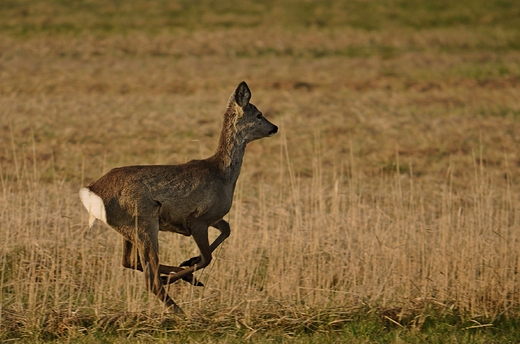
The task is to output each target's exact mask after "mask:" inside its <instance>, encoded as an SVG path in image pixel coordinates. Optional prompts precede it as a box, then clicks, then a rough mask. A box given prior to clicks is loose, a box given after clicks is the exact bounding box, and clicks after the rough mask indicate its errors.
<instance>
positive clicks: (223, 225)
mask: <svg viewBox="0 0 520 344" xmlns="http://www.w3.org/2000/svg"><path fill="white" fill-rule="evenodd" d="M212 227H215V228H216V229H218V230H219V231H220V235H219V236H218V237H217V238H216V239H215V240H214V241H213V242H212V243H211V245H210V247H209V249H210V251H211V253H213V251H215V249H216V248H217V247H218V246H219V245H220V244H222V242H223V241H224V240H226V239H227V238H228V237H229V234H230V233H231V228H230V227H229V223H227V221H225V220H220V221H218V222H217V223H215V224H214V225H212ZM201 259H202V257H201V256H197V257H192V258H190V259H188V260H186V261H184V262H182V263H181V264H180V266H193V265H195V264H199V263H200V261H201Z"/></svg>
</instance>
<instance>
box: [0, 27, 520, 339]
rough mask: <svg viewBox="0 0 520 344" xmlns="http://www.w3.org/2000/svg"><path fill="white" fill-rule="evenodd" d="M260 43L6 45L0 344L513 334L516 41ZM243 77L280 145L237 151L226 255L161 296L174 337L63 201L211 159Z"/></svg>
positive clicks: (363, 37)
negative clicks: (384, 325)
mask: <svg viewBox="0 0 520 344" xmlns="http://www.w3.org/2000/svg"><path fill="white" fill-rule="evenodd" d="M262 30H264V31H262V32H263V33H264V35H262V37H258V28H255V29H245V30H239V29H236V28H230V29H227V30H220V31H215V32H208V31H204V30H202V31H179V32H177V33H176V34H172V33H168V32H165V33H161V34H159V35H149V34H146V33H140V34H139V33H138V34H136V35H135V36H131V37H130V36H124V35H119V34H114V35H108V36H102V37H99V36H95V35H88V34H84V33H83V34H82V36H80V37H77V36H74V37H66V36H52V35H51V36H43V37H27V38H24V39H18V38H2V39H1V40H0V51H1V52H2V53H1V55H0V77H1V79H2V82H1V83H0V133H1V134H0V182H1V184H0V187H1V194H0V223H2V227H1V228H2V229H0V240H1V243H0V258H1V259H0V264H1V268H0V271H1V275H0V288H1V290H2V294H1V302H0V304H1V306H0V318H1V319H2V324H1V325H0V326H1V327H0V331H1V334H0V338H15V337H27V338H33V339H35V338H36V339H46V338H54V337H61V336H63V337H67V338H75V337H76V336H79V335H81V334H85V333H97V332H98V333H112V334H114V333H115V334H117V333H124V335H125V336H128V337H132V336H135V335H137V334H139V333H154V331H159V330H160V329H163V330H164V329H165V328H166V329H168V331H170V330H171V331H173V332H176V331H177V332H182V331H188V332H190V331H192V332H197V331H200V330H201V329H208V328H209V329H212V331H214V332H215V333H220V334H226V333H229V331H233V330H234V331H236V330H237V329H239V331H242V332H240V333H241V334H243V336H244V337H246V338H247V337H251V336H255V335H256V334H257V333H260V332H261V331H265V330H273V331H280V332H284V333H286V334H293V333H296V332H298V331H305V330H306V329H308V330H320V329H322V330H330V329H334V328H335V327H337V326H342V325H344V324H345V323H347V322H349V321H350V320H351V319H352V318H353V317H356V316H358V315H359V314H365V313H366V312H368V313H374V314H378V315H379V316H380V317H381V318H383V319H386V320H388V321H390V322H392V323H394V324H395V323H399V324H411V325H412V326H415V327H417V328H421V326H423V324H424V322H425V321H426V319H427V318H428V317H429V315H430V314H432V313H435V312H440V313H441V314H463V315H462V317H467V318H471V319H474V320H475V321H484V320H485V321H492V320H493V319H497V318H500V317H503V316H508V317H517V316H518V315H519V314H518V312H519V309H520V307H519V305H520V294H519V292H520V291H519V285H520V283H519V277H518V269H519V268H520V267H519V264H520V255H519V254H520V252H519V249H518V248H519V247H520V245H519V244H520V232H518V228H519V225H520V216H519V213H518V209H519V205H520V204H519V201H520V200H519V195H520V192H519V191H520V190H519V186H518V185H519V184H518V183H519V182H520V174H519V172H518V166H519V165H520V155H519V153H518V149H517V147H518V144H519V141H520V136H519V134H518V133H520V125H519V123H518V118H519V115H520V99H519V97H518V94H519V85H520V82H519V79H518V78H519V74H520V53H519V52H518V51H517V50H515V49H510V46H511V44H512V43H511V42H512V41H513V40H514V38H515V37H516V36H514V33H511V32H508V31H504V30H503V29H500V28H497V29H494V31H491V33H490V32H487V33H486V34H485V35H484V34H482V33H479V32H478V31H477V32H476V31H474V30H465V29H460V30H457V31H456V32H455V31H454V30H448V29H442V28H439V29H437V28H434V29H431V30H425V31H408V30H404V31H399V30H397V31H385V32H367V31H360V30H358V29H351V28H346V27H345V28H335V29H331V30H318V29H316V28H315V27H311V28H306V29H301V28H300V31H298V30H296V31H288V30H279V29H270V28H263V29H262ZM495 51H500V52H495ZM243 79H244V80H247V81H248V83H249V85H250V87H251V89H252V92H253V99H252V102H253V103H255V104H256V105H257V106H258V107H259V108H260V109H261V110H263V111H264V112H265V113H266V116H267V117H268V118H269V119H270V120H272V122H274V123H276V124H278V125H279V126H280V127H281V132H280V134H279V135H277V136H275V137H274V138H271V139H265V140H262V141H259V142H254V143H252V144H251V145H250V146H249V147H248V151H247V153H246V157H245V163H244V168H243V172H242V174H241V177H240V179H239V185H238V188H237V192H236V195H235V196H236V197H235V202H234V205H233V208H232V210H231V213H230V215H229V221H230V224H231V228H232V235H231V237H230V238H229V239H228V240H227V241H226V242H225V243H224V244H223V246H222V248H221V249H219V250H218V251H217V252H216V259H215V261H214V263H212V264H211V266H210V267H208V268H206V269H205V270H204V271H202V272H201V273H200V274H199V277H200V279H201V280H202V281H203V282H204V283H205V284H206V287H205V288H202V289H197V288H192V287H191V286H189V285H188V284H184V283H182V282H180V283H176V284H174V285H173V286H171V287H170V289H169V292H170V294H171V295H172V296H173V297H174V299H175V300H176V301H177V302H178V303H179V304H180V305H181V307H183V309H184V310H185V311H186V312H187V313H188V315H189V320H183V319H175V318H172V315H170V314H168V313H165V312H164V311H163V309H162V305H161V304H160V302H159V301H158V300H156V299H155V297H153V295H150V294H149V293H148V292H147V291H146V290H145V287H144V281H143V277H142V275H141V274H140V273H138V272H132V271H128V270H125V269H123V268H122V267H121V266H120V259H121V252H122V248H121V242H120V238H119V236H118V234H117V233H115V231H113V230H111V229H107V228H104V227H102V226H101V225H96V226H95V227H94V228H93V229H92V230H90V231H88V230H86V227H87V226H86V224H87V214H86V212H85V211H84V209H83V208H82V206H81V205H80V203H79V200H78V197H77V190H78V189H79V187H81V186H82V185H84V184H86V183H88V182H90V181H93V180H95V179H97V178H98V177H99V176H101V174H102V173H104V172H106V171H108V170H109V169H110V168H113V167H116V166H121V165H128V164H150V163H178V162H184V161H186V160H189V159H192V158H200V157H204V156H208V155H209V154H211V153H212V151H213V149H214V148H215V147H216V143H217V135H218V134H219V125H220V114H221V113H222V112H223V110H224V109H223V107H224V104H225V101H226V99H227V97H228V95H229V93H230V92H231V91H232V90H233V88H234V87H235V86H236V84H238V82H239V81H241V80H243ZM160 245H161V260H163V261H165V262H168V263H173V264H175V263H179V262H181V261H183V260H184V259H186V258H188V257H191V256H193V255H194V254H196V253H197V252H196V248H195V245H194V244H193V243H192V242H191V241H190V239H187V238H184V237H181V236H178V235H172V234H170V233H166V234H163V235H162V236H161V238H160ZM435 314H439V313H435ZM479 324H484V325H483V326H484V327H485V323H484V322H482V323H479ZM476 326H477V327H478V325H476ZM258 331H260V332H258Z"/></svg>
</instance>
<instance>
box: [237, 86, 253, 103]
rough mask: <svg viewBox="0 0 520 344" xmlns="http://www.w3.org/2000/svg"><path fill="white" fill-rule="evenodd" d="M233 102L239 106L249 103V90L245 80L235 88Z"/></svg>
mask: <svg viewBox="0 0 520 344" xmlns="http://www.w3.org/2000/svg"><path fill="white" fill-rule="evenodd" d="M234 94H235V102H236V103H237V104H238V105H239V106H240V107H244V106H246V105H247V104H249V100H250V99H251V91H250V90H249V87H247V84H246V82H245V81H242V82H241V83H240V85H238V87H237V89H236V90H235V93H234Z"/></svg>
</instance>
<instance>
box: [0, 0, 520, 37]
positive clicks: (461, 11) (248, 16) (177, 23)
mask: <svg viewBox="0 0 520 344" xmlns="http://www.w3.org/2000/svg"><path fill="white" fill-rule="evenodd" d="M519 16H520V5H519V4H518V2H517V1H514V0H495V1H470V0H462V1H457V2H452V1H449V0H441V1H433V0H427V1H403V0H390V1H361V0H354V1H334V0H326V1H317V0H313V1H305V2H301V1H295V0H286V1H283V2H277V1H272V0H269V1H261V2H256V1H237V0H227V1H219V2H214V1H209V0H205V1H199V2H197V4H194V3H193V2H191V1H176V2H174V3H172V2H171V1H165V0H158V1H153V2H151V1H150V2H144V1H138V0H131V1H122V0H112V1H109V2H103V1H95V0H94V1H61V0H50V1H41V0H40V1H23V0H6V1H3V2H2V4H0V18H2V21H1V23H2V24H1V25H0V30H1V31H3V32H4V33H8V34H10V35H15V36H21V37H25V36H32V35H41V34H52V35H54V34H56V35H71V34H72V35H78V34H82V33H94V34H102V35H106V34H108V35H110V34H114V33H117V34H121V33H123V34H130V33H132V32H135V31H140V32H148V33H152V34H153V33H160V32H164V31H171V30H176V29H188V30H207V29H212V30H213V29H228V28H247V27H262V26H276V27H280V28H286V29H287V28H288V29H302V28H309V27H316V28H338V27H353V28H358V29H363V30H388V29H396V28H402V29H414V30H417V29H421V30H423V29H434V28H455V29H456V28H459V27H468V28H488V29H489V28H492V27H500V28H502V29H504V30H510V31H516V32H518V30H519V29H520V24H519V23H518V17H519Z"/></svg>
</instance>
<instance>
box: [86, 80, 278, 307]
mask: <svg viewBox="0 0 520 344" xmlns="http://www.w3.org/2000/svg"><path fill="white" fill-rule="evenodd" d="M250 97H251V92H250V90H249V88H248V86H247V85H246V83H245V82H242V83H240V85H238V87H237V88H236V90H235V92H233V94H232V95H231V97H230V99H229V101H228V104H227V109H226V112H225V114H224V120H223V124H222V132H221V134H220V140H219V145H218V148H217V150H216V152H215V154H214V155H213V156H211V157H209V158H207V159H204V160H193V161H190V162H188V163H186V164H180V165H148V166H145V165H143V166H126V167H120V168H116V169H113V170H111V171H110V172H108V173H107V174H105V175H104V176H102V177H101V178H100V179H99V180H97V181H96V182H94V183H92V184H90V185H89V186H88V187H87V188H88V190H90V192H91V193H93V194H95V195H97V196H99V198H101V200H102V202H103V205H104V209H105V211H106V222H107V224H108V225H110V226H111V227H112V228H114V229H115V230H116V231H118V232H119V233H120V234H121V235H123V237H124V245H123V266H125V267H127V268H132V269H137V270H141V271H144V273H145V278H146V283H147V286H148V288H149V289H150V290H151V291H152V292H153V293H154V294H155V295H157V297H159V298H160V299H161V300H162V301H164V302H165V304H166V305H167V306H169V307H173V308H174V309H175V310H176V311H180V308H179V307H178V306H177V305H176V304H175V302H174V301H173V300H172V299H171V297H170V296H169V295H168V294H167V293H166V290H165V289H164V286H163V284H165V283H172V282H174V281H176V280H178V279H181V278H182V279H185V280H187V281H189V282H190V283H193V284H195V285H201V284H200V283H199V282H198V281H197V280H196V279H195V277H194V276H193V272H195V271H196V270H198V269H201V268H204V267H206V266H207V265H208V264H209V263H210V262H211V260H212V252H213V251H214V250H215V248H216V247H217V246H218V245H220V244H221V243H222V241H224V240H225V239H226V238H227V237H228V236H229V233H230V228H229V224H228V223H227V222H226V221H225V220H223V217H224V216H225V215H226V214H227V213H228V212H229V210H230V208H231V204H232V200H233V192H234V190H235V185H236V181H237V179H238V176H239V174H240V168H241V167H242V160H243V156H244V153H245V148H246V144H247V143H248V142H251V141H253V140H257V139H260V138H263V137H266V136H271V135H273V134H275V133H276V132H277V130H278V128H277V127H276V126H275V125H273V124H272V123H270V122H269V121H268V120H267V119H265V118H264V117H263V116H262V114H261V113H260V111H258V109H257V108H256V107H255V106H254V105H253V104H250V103H249V99H250ZM83 192H84V193H85V192H86V193H88V191H87V190H85V189H83ZM87 198H88V197H87ZM82 200H83V202H84V204H85V206H86V207H87V209H88V210H89V211H91V208H92V207H91V206H90V204H91V203H89V201H87V202H86V201H85V200H84V199H83V196H82ZM92 214H93V213H92ZM209 226H213V227H215V228H217V229H218V230H220V232H221V233H220V235H219V236H218V237H217V238H216V239H215V241H214V242H213V243H211V245H210V244H209V240H208V227H209ZM159 231H168V232H176V233H180V234H183V235H187V236H190V235H191V236H193V239H194V240H195V242H196V244H197V246H198V247H199V250H200V256H198V257H193V258H191V259H189V260H187V261H185V262H183V263H182V264H181V266H187V268H185V269H183V268H181V267H176V266H168V265H162V264H159V256H158V252H159V244H158V234H159ZM161 274H163V275H166V276H163V277H161Z"/></svg>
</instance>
